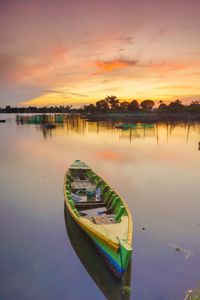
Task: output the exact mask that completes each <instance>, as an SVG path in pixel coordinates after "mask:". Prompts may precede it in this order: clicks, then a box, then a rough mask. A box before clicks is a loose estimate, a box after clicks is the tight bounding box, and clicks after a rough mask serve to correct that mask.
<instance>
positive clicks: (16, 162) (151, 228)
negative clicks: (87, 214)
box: [0, 115, 200, 300]
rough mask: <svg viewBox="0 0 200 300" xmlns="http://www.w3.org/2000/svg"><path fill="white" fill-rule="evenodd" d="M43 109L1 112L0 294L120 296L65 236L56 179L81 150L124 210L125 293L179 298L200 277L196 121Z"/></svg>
mask: <svg viewBox="0 0 200 300" xmlns="http://www.w3.org/2000/svg"><path fill="white" fill-rule="evenodd" d="M45 118H46V119H45V122H46V125H41V122H42V123H43V121H44V117H43V119H42V121H41V119H37V120H36V119H35V117H32V116H26V117H22V118H21V117H19V118H18V119H17V121H16V116H15V115H0V119H6V123H0V239H1V247H0V299H3V300H12V299H13V300H14V299H15V300H16V299H20V300H23V299H26V300H27V299H31V300H35V299H48V300H53V299H60V300H62V299H63V300H64V299H69V300H76V299H77V300H79V299H80V300H81V299H83V298H85V299H95V300H99V299H105V298H108V299H114V300H115V299H125V296H124V295H123V294H120V292H119V290H120V287H119V283H118V282H117V281H116V280H115V279H114V278H112V276H110V274H108V272H107V269H106V266H105V265H104V263H103V262H102V263H101V259H99V258H98V257H97V256H98V255H97V254H96V253H95V251H93V249H92V245H91V246H90V245H89V244H88V243H87V238H86V237H82V235H81V233H80V232H77V234H76V235H73V236H75V237H76V236H77V240H76V238H75V239H74V240H73V241H72V240H71V239H70V231H71V230H73V232H76V231H77V228H72V229H70V226H71V225H67V218H66V214H65V207H64V197H63V180H64V174H65V172H66V170H67V168H68V167H69V165H70V164H71V163H72V162H73V161H74V160H76V159H80V160H82V161H84V162H85V163H87V164H88V165H89V166H90V167H91V168H92V169H93V170H94V171H95V172H96V173H97V174H98V175H99V176H101V177H103V178H104V179H105V180H106V181H107V182H109V183H110V185H111V186H112V187H113V188H114V189H115V190H116V191H117V192H118V193H119V194H120V195H121V196H122V197H123V198H124V199H125V200H126V201H127V203H128V205H129V207H130V209H131V211H132V215H133V222H134V240H133V248H134V252H133V256H132V266H131V270H130V274H129V283H130V286H131V294H130V297H129V296H128V298H130V299H134V300H179V299H180V300H183V299H184V295H185V294H186V292H187V290H188V289H193V288H196V287H198V286H199V284H200V213H199V212H200V151H199V150H198V143H199V141H200V124H195V123H194V124H182V123H179V124H166V123H163V124H137V125H134V126H128V128H126V129H120V128H116V127H115V126H116V125H119V123H120V122H119V123H118V124H116V123H114V122H111V121H107V122H105V121H104V122H89V121H87V120H85V119H82V118H80V117H77V116H71V117H70V116H67V115H66V116H64V117H63V116H48V117H45ZM55 123H56V124H55ZM49 124H53V125H49ZM54 124H55V125H54ZM81 239H84V241H83V243H85V246H84V247H83V248H84V249H83V251H82V253H80V251H81V250H80V247H78V245H79V244H81V243H80V241H81ZM81 245H82V244H81ZM83 245H84V244H83ZM92 251H93V252H92ZM91 253H93V254H91ZM86 261H87V264H86ZM85 264H86V265H85ZM93 266H95V268H94V267H93ZM92 268H93V269H92ZM98 270H100V271H99V273H98ZM105 279H107V280H105ZM108 281H109V282H110V286H111V287H110V288H109V284H107V282H108Z"/></svg>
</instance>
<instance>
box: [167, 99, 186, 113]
mask: <svg viewBox="0 0 200 300" xmlns="http://www.w3.org/2000/svg"><path fill="white" fill-rule="evenodd" d="M184 109H185V106H184V105H183V104H182V102H181V101H180V100H179V99H177V100H176V101H173V102H171V103H170V104H169V105H168V110H169V111H172V112H180V111H183V110H184Z"/></svg>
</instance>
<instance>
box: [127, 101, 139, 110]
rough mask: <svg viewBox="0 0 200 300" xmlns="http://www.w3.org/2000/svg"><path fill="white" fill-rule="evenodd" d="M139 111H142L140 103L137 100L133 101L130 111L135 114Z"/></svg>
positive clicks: (130, 104) (129, 107)
mask: <svg viewBox="0 0 200 300" xmlns="http://www.w3.org/2000/svg"><path fill="white" fill-rule="evenodd" d="M139 109H140V105H139V103H138V102H137V100H132V101H131V102H130V103H129V106H128V111H132V112H135V111H139Z"/></svg>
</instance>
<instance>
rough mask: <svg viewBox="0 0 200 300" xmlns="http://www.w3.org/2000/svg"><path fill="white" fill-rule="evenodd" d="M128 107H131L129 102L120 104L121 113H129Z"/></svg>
mask: <svg viewBox="0 0 200 300" xmlns="http://www.w3.org/2000/svg"><path fill="white" fill-rule="evenodd" d="M128 106H129V102H128V101H123V102H121V103H120V111H122V112H127V110H128Z"/></svg>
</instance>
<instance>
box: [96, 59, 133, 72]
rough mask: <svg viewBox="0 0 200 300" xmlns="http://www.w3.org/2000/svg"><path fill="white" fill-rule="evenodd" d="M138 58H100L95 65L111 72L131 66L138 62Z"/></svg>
mask: <svg viewBox="0 0 200 300" xmlns="http://www.w3.org/2000/svg"><path fill="white" fill-rule="evenodd" d="M137 62H138V61H137V60H126V59H113V60H110V61H102V60H98V61H96V62H95V66H96V67H98V68H99V69H101V70H102V71H105V72H111V71H113V70H118V69H122V68H126V67H130V66H133V65H136V64H137Z"/></svg>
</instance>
